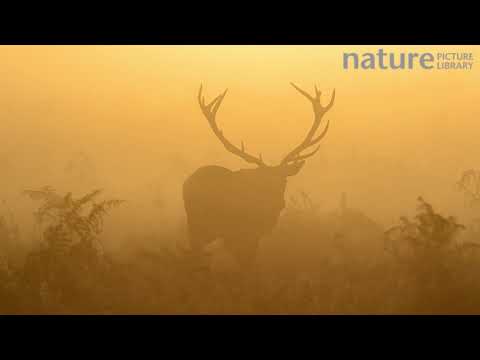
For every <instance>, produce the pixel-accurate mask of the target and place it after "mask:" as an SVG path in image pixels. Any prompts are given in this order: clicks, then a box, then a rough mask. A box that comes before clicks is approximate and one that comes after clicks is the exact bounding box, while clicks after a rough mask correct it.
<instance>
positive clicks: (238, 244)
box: [183, 83, 335, 266]
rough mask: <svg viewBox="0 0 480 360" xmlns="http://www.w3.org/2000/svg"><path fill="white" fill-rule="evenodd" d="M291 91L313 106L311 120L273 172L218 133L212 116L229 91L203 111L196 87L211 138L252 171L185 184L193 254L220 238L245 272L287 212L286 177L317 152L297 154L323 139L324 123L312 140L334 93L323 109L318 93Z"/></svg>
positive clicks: (214, 170) (197, 176)
mask: <svg viewBox="0 0 480 360" xmlns="http://www.w3.org/2000/svg"><path fill="white" fill-rule="evenodd" d="M292 86H293V87H294V88H295V89H297V90H298V92H300V94H302V95H303V96H305V97H306V98H307V99H308V100H309V101H310V102H311V104H312V106H313V112H314V115H315V117H314V121H313V125H312V127H311V129H310V131H309V132H308V133H307V136H306V137H305V139H304V140H303V141H302V142H301V143H300V144H299V145H298V146H297V147H295V148H294V149H293V150H292V151H290V153H289V154H288V155H287V156H285V158H283V160H282V161H281V163H280V164H279V165H276V166H267V165H266V164H265V163H264V162H263V159H262V156H261V155H259V156H258V157H255V156H252V155H250V154H248V153H247V152H246V151H245V147H244V144H243V142H242V143H241V147H240V148H239V147H236V146H235V145H233V144H232V143H231V142H230V141H228V140H227V139H226V138H225V136H224V135H223V132H222V131H221V130H220V129H219V128H218V126H217V123H216V119H215V116H216V114H217V111H218V109H219V107H220V104H221V103H222V101H223V99H224V97H225V94H226V93H227V90H225V92H223V93H222V94H220V95H219V96H217V97H216V98H215V99H214V100H212V101H211V102H210V103H209V104H208V105H207V104H206V103H205V98H204V97H203V96H202V87H200V90H199V93H198V102H199V104H200V108H201V110H202V113H203V115H204V116H205V117H206V119H207V121H208V124H209V125H210V127H211V128H212V130H213V133H214V134H215V135H216V137H217V138H218V139H219V140H220V141H221V142H222V144H223V145H224V146H225V148H226V149H227V150H228V151H229V152H231V153H233V154H235V155H237V156H239V157H241V158H242V159H243V160H245V161H246V162H248V163H250V164H255V165H256V168H254V169H241V170H238V171H231V170H229V169H226V168H224V167H221V166H205V167H201V168H200V169H198V170H197V171H195V172H194V173H193V174H192V175H191V176H190V177H189V178H188V179H187V180H186V181H185V183H184V185H183V199H184V204H185V210H186V213H187V223H188V231H189V238H190V246H191V249H192V252H193V253H194V254H202V253H203V250H204V248H205V246H206V245H208V244H209V243H211V242H212V241H214V240H215V239H217V238H222V239H223V240H224V243H225V247H226V248H227V250H228V251H229V252H230V253H231V254H232V255H233V256H234V258H235V259H236V261H237V262H238V263H239V265H240V266H249V265H251V264H252V263H253V260H254V258H255V254H256V250H257V247H258V241H259V239H260V238H261V237H262V236H263V235H265V234H266V233H268V232H269V231H271V230H272V229H273V227H274V226H275V224H276V222H277V220H278V217H279V215H280V212H281V211H282V209H283V208H284V207H285V201H284V193H285V187H286V184H287V177H288V176H293V175H296V174H297V173H298V172H299V171H300V169H301V168H302V166H303V165H304V163H305V159H307V158H308V157H310V156H312V155H314V154H315V153H316V152H317V151H318V149H319V147H320V146H318V147H317V148H316V149H315V150H314V151H311V152H309V153H307V154H303V155H302V154H301V153H302V152H303V151H305V150H306V149H308V148H310V147H312V146H313V145H316V144H318V143H319V142H320V141H321V140H322V139H323V137H324V136H325V134H326V133H327V131H328V126H329V122H328V121H327V124H326V126H325V128H324V130H323V131H322V133H321V134H320V135H318V136H317V137H315V133H316V131H317V130H318V127H319V126H320V123H321V122H322V118H323V116H324V115H325V113H326V112H327V111H328V110H330V108H331V107H332V106H333V102H334V100H335V90H334V91H333V93H332V97H331V100H330V103H329V104H328V105H327V106H325V107H324V106H322V105H321V103H320V95H321V92H320V91H319V90H318V89H317V87H315V96H311V95H309V94H308V93H307V92H305V91H303V90H302V89H300V88H299V87H297V86H296V85H295V84H293V83H292Z"/></svg>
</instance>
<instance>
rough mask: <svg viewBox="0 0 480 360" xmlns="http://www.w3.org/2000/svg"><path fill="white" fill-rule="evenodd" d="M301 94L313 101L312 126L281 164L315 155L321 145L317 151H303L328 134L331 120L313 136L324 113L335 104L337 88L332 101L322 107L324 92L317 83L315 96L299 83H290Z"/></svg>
mask: <svg viewBox="0 0 480 360" xmlns="http://www.w3.org/2000/svg"><path fill="white" fill-rule="evenodd" d="M290 84H291V85H292V86H293V87H294V88H295V89H296V90H297V91H298V92H299V93H300V94H302V95H303V96H305V97H306V98H307V99H308V100H310V102H311V103H312V106H313V112H314V115H315V118H314V121H313V124H312V127H311V128H310V130H309V131H308V133H307V135H306V137H305V139H304V140H303V141H302V142H301V143H300V145H298V146H297V147H296V148H294V149H293V150H292V151H291V152H290V153H289V154H288V155H287V156H285V158H284V159H283V160H282V162H281V164H287V163H289V162H292V161H299V160H302V159H306V158H308V157H310V156H312V155H314V154H315V153H316V152H317V151H318V149H319V147H318V148H317V149H315V151H313V152H311V153H308V154H306V155H301V152H302V151H304V150H306V149H307V148H309V147H311V146H312V145H315V144H317V143H319V142H320V141H321V140H322V139H323V138H324V137H325V135H326V134H327V131H328V128H329V126H330V122H329V121H327V125H326V126H325V129H324V130H323V131H322V133H321V134H320V135H319V136H317V137H316V138H313V137H314V135H315V132H316V131H317V129H318V127H319V126H320V123H321V121H322V118H323V115H324V114H325V113H326V112H327V111H328V110H330V108H331V107H332V106H333V104H334V101H335V89H334V90H333V92H332V97H331V99H330V103H329V104H328V105H327V106H326V107H322V105H321V103H320V96H321V94H322V92H321V91H320V90H319V89H318V87H317V85H315V97H313V96H311V95H310V94H308V93H307V92H306V91H304V90H302V89H300V88H299V87H298V86H297V85H295V84H294V83H290Z"/></svg>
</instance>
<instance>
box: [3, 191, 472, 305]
mask: <svg viewBox="0 0 480 360" xmlns="http://www.w3.org/2000/svg"><path fill="white" fill-rule="evenodd" d="M24 194H25V195H26V196H28V197H30V198H31V199H32V200H33V201H36V202H37V204H38V208H37V210H36V211H35V213H34V217H35V219H36V221H37V222H38V226H40V227H41V232H42V239H40V240H39V241H38V242H37V243H38V246H37V247H35V248H32V249H26V250H25V251H24V253H23V254H20V255H19V254H18V251H17V253H15V252H12V251H11V250H12V249H13V248H14V246H12V244H14V243H15V241H16V239H17V238H18V233H19V229H18V226H16V225H15V219H14V217H13V214H10V213H9V214H8V215H5V216H3V217H1V218H0V230H1V235H2V238H1V239H0V241H1V245H2V252H3V254H5V256H2V258H1V259H2V260H1V262H0V312H1V313H3V314H21V313H34V314H45V313H48V314H59V313H60V314H62V313H80V314H84V313H87V314H115V313H168V314H179V313H180V314H185V313H194V314H225V313H227V314H231V313H234V314H238V313H247V314H248V313H260V314H312V313H313V314H316V313H320V314H365V313H367V314H391V313H394V314H402V313H408V314H412V313H413V314H417V313H478V312H479V310H480V284H479V282H478V281H477V280H478V276H477V274H478V271H480V262H479V260H480V257H479V256H480V254H477V249H478V248H479V245H478V244H477V243H476V242H475V239H476V235H477V232H475V231H469V227H466V226H464V225H461V224H458V223H457V221H456V220H455V219H454V218H453V217H448V216H447V217H445V216H444V215H442V214H438V213H437V212H436V211H435V210H434V209H433V207H432V205H431V204H429V203H428V202H426V201H425V200H424V199H422V198H421V197H420V198H418V208H417V215H416V217H414V218H413V219H407V218H406V217H402V218H401V219H400V222H399V224H398V225H397V226H394V227H392V228H391V229H389V230H387V231H385V232H384V230H383V229H382V228H381V227H380V226H379V225H377V224H376V223H375V222H374V221H372V220H371V219H369V218H368V217H367V216H365V215H364V214H362V213H361V212H359V211H356V210H352V209H349V208H348V207H347V206H346V202H345V199H343V201H342V203H341V206H340V208H339V209H338V211H336V212H335V213H332V214H322V213H320V212H319V211H318V209H317V207H316V206H315V205H314V203H313V202H312V201H311V200H310V198H309V197H308V196H307V194H305V193H301V194H300V195H299V196H296V197H293V198H291V200H290V202H289V203H288V206H287V209H286V210H285V211H284V213H283V214H282V216H281V219H280V222H279V224H278V226H277V227H276V228H275V229H274V231H273V232H272V233H271V234H270V235H269V236H268V237H266V238H265V239H263V241H262V248H261V250H260V253H259V255H258V261H257V266H256V267H255V268H254V269H252V270H251V271H239V270H238V268H236V267H235V266H233V265H232V264H231V263H229V261H228V258H227V256H226V255H225V254H223V255H222V251H221V248H222V247H221V244H220V245H219V246H217V250H216V251H215V249H214V250H212V253H213V255H212V261H211V263H212V266H211V268H210V270H204V269H198V268H196V267H193V266H192V263H193V261H192V259H191V258H190V257H189V256H190V255H189V254H188V253H186V252H182V251H175V250H171V249H168V248H157V249H154V248H150V249H148V251H147V250H143V251H136V252H133V251H132V252H131V254H129V257H128V258H127V259H128V260H125V258H124V259H123V260H119V259H116V258H115V257H114V256H111V254H109V253H108V251H104V250H103V247H102V244H101V241H100V240H99V239H100V236H101V233H102V224H103V218H104V217H105V216H108V214H109V211H111V210H113V209H114V208H115V207H117V206H119V205H121V206H128V205H129V204H128V203H126V204H122V201H121V200H98V198H99V197H100V195H101V191H100V190H95V191H92V192H90V193H88V194H86V195H84V196H81V197H78V198H75V197H74V196H73V195H72V194H71V193H68V194H66V195H60V194H58V193H57V192H56V191H55V190H53V189H52V188H49V187H45V188H42V189H39V190H28V191H25V192H24ZM466 195H468V193H467V192H466ZM459 233H467V234H469V235H468V236H467V238H468V239H467V240H463V241H462V242H460V241H459V240H458V236H457V235H458V234H459ZM161 236H162V237H164V238H169V237H170V238H171V239H172V241H174V240H176V239H179V238H180V237H181V236H179V234H176V233H171V234H168V233H164V234H162V235H161ZM319 244H321V246H319ZM9 249H10V250H9ZM219 249H220V250H219ZM19 256H20V257H21V259H22V261H11V260H12V259H10V257H12V258H13V257H19ZM222 256H223V257H222ZM215 259H217V260H215ZM218 259H223V260H224V261H223V263H222V261H220V260H218ZM225 264H229V266H226V265H225Z"/></svg>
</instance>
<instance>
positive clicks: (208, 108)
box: [198, 85, 265, 166]
mask: <svg viewBox="0 0 480 360" xmlns="http://www.w3.org/2000/svg"><path fill="white" fill-rule="evenodd" d="M202 87H203V86H202V85H200V90H199V91H198V103H199V104H200V109H201V110H202V113H203V115H205V117H206V118H207V120H208V123H209V125H210V127H211V128H212V130H213V132H214V134H215V135H216V136H217V138H218V139H219V140H220V141H221V142H222V144H223V145H224V146H225V149H227V150H228V151H230V152H231V153H232V154H235V155H237V156H240V157H241V158H242V159H243V160H245V161H246V162H248V163H253V164H257V165H258V166H265V163H264V162H263V159H262V155H261V154H260V155H259V157H258V158H257V157H255V156H252V155H250V154H247V153H246V152H245V146H244V144H243V141H242V143H241V144H242V148H241V149H239V148H237V147H236V146H235V145H233V144H232V143H231V142H230V141H228V140H227V139H226V138H225V137H224V136H223V132H222V131H221V130H220V129H219V128H218V126H217V123H216V120H215V116H216V114H217V111H218V108H219V107H220V104H221V103H222V101H223V98H224V97H225V95H226V93H227V90H228V89H227V90H225V91H224V92H223V94H220V95H218V96H217V97H216V98H215V99H213V100H212V101H211V102H210V103H209V104H208V105H205V97H204V96H203V95H202Z"/></svg>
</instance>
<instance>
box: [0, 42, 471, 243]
mask: <svg viewBox="0 0 480 360" xmlns="http://www.w3.org/2000/svg"><path fill="white" fill-rule="evenodd" d="M382 48H383V49H384V50H385V52H391V51H395V52H397V53H398V52H400V51H405V52H408V51H411V52H421V51H431V52H437V51H452V52H453V51H455V52H456V51H458V52H473V53H474V57H475V58H478V56H479V55H480V51H479V48H478V47H447V46H441V47H418V46H409V47H397V46H383V47H382ZM377 49H378V47H372V46H370V47H358V46H1V47H0V72H1V86H0V118H1V121H0V137H1V144H2V146H1V148H0V168H1V169H2V175H3V176H2V177H1V184H2V189H1V194H0V199H4V200H5V207H7V208H9V209H11V210H12V211H14V212H15V213H16V214H19V215H18V216H20V217H21V216H24V218H25V221H27V220H28V219H29V217H31V211H33V209H35V206H36V204H32V201H31V200H29V199H23V198H22V197H21V195H20V192H21V191H22V190H24V189H27V188H36V187H40V186H44V185H50V186H52V187H54V188H56V189H58V190H59V191H62V192H67V191H73V192H74V195H75V194H78V195H82V193H84V192H87V191H89V190H91V189H94V188H104V189H105V191H106V194H108V196H110V197H118V198H122V199H126V200H128V203H127V204H126V205H125V206H123V208H122V209H121V210H119V211H116V212H115V214H114V215H112V216H111V217H110V218H109V219H108V223H110V224H112V223H115V225H116V226H114V227H110V228H115V229H116V230H117V231H119V232H121V236H122V239H124V241H128V239H129V238H130V237H131V238H133V236H134V234H137V233H140V232H142V231H149V230H155V229H161V228H162V227H165V226H177V225H176V224H180V223H181V222H182V221H183V219H184V213H183V202H182V197H181V186H182V183H183V181H184V180H185V179H186V178H187V176H188V175H190V173H192V172H193V171H194V170H195V169H197V168H198V167H200V166H202V165H209V164H217V165H222V166H225V167H229V168H231V169H239V168H242V167H248V166H249V164H246V163H244V162H243V161H242V160H241V159H239V158H237V157H235V156H234V155H232V154H229V153H227V152H226V151H225V150H224V149H223V147H222V145H221V144H220V142H219V141H218V140H217V139H216V138H215V137H214V135H213V133H212V131H211V129H210V128H209V127H208V126H207V122H206V120H205V119H204V118H203V116H202V115H201V112H200V110H199V107H198V103H197V100H196V95H197V91H198V87H199V85H200V83H203V84H204V89H205V95H206V97H207V99H211V98H213V97H214V96H216V95H217V94H218V93H220V92H221V91H223V90H224V89H225V88H228V89H229V93H228V94H227V96H226V98H225V100H224V102H223V104H222V107H221V109H220V111H219V113H218V116H217V118H218V122H219V125H220V127H221V128H222V129H223V130H224V133H225V135H226V136H227V137H228V138H229V139H230V140H231V141H233V142H235V143H236V144H240V141H241V140H243V141H244V142H245V144H246V148H247V150H248V151H250V152H253V153H255V154H258V153H259V152H261V153H262V155H263V158H264V159H265V161H266V162H268V163H269V164H276V163H278V162H279V161H280V159H281V158H282V156H284V155H285V154H286V153H287V152H288V151H289V150H290V149H291V148H292V147H293V146H295V145H296V144H297V143H298V142H299V141H301V139H302V138H303V136H304V135H305V133H306V131H307V130H308V129H309V127H310V125H311V121H312V118H313V114H312V111H311V106H310V104H309V103H308V102H307V101H306V100H305V99H304V98H303V97H302V96H300V95H299V94H298V93H297V92H296V91H295V90H294V89H293V88H292V87H291V86H290V85H289V82H290V81H293V82H295V83H296V84H298V85H299V86H300V87H302V88H304V89H305V90H307V91H313V85H314V84H315V83H316V84H317V85H318V86H319V88H320V89H322V90H323V91H324V95H323V98H324V101H325V102H326V101H328V100H329V97H330V95H331V92H332V89H333V88H336V91H337V99H336V103H335V106H334V107H333V108H332V110H331V111H330V112H329V113H328V115H327V116H328V118H329V119H330V121H331V128H330V131H329V133H328V136H327V137H326V138H325V139H324V140H325V141H324V143H323V146H322V148H321V150H320V151H319V153H317V154H316V155H315V156H314V157H313V158H311V159H309V160H308V162H307V164H306V166H305V167H304V169H303V170H302V172H301V173H300V174H299V175H298V176H296V177H293V178H291V179H290V181H289V185H288V192H289V194H292V193H295V192H298V191H299V190H304V191H306V192H307V193H309V194H310V195H311V197H312V198H313V200H314V201H315V202H317V203H318V204H319V206H320V208H321V210H322V211H329V210H332V209H335V208H337V207H338V203H339V199H340V194H341V192H346V193H347V198H348V205H349V206H351V207H353V208H357V209H361V210H362V211H363V212H365V213H366V214H367V215H369V216H370V217H372V218H373V219H375V220H376V221H378V222H380V223H382V224H385V225H390V224H392V223H397V219H398V217H399V216H400V215H410V213H413V211H414V209H415V205H416V203H415V199H416V197H417V196H418V195H422V196H424V198H425V199H427V200H428V201H430V202H431V203H432V204H433V205H434V206H435V208H436V209H438V210H439V211H440V212H446V213H447V214H453V215H457V216H458V217H459V218H460V221H461V220H462V216H464V209H463V200H462V197H461V195H460V194H459V193H458V192H456V191H455V189H454V183H455V181H456V180H458V178H459V177H460V175H461V173H462V171H463V170H466V169H469V168H476V167H478V165H479V164H478V153H477V150H478V132H479V130H480V126H479V124H478V119H479V113H480V101H479V100H480V99H479V97H478V84H479V80H480V71H479V70H478V67H477V66H478V65H477V63H475V64H474V66H473V70H471V71H462V70H456V71H435V70H432V71H427V70H404V71H391V70H383V71H382V70H375V71H353V70H350V71H346V70H343V68H342V53H343V52H344V51H346V52H353V51H357V52H361V53H362V52H366V51H369V52H375V51H376V50H377ZM82 153H83V154H86V155H87V157H88V158H89V159H90V160H89V161H90V162H88V161H87V162H86V161H83V160H81V159H82V157H81V155H80V154H82ZM79 159H80V160H79ZM72 160H73V161H74V164H77V165H75V166H73V167H71V168H70V170H68V169H69V168H68V164H69V162H70V161H72ZM71 169H74V170H71ZM75 169H76V170H75ZM82 169H83V170H82ZM22 214H24V215H22ZM126 219H128V222H127V221H126ZM110 231H113V230H110ZM125 239H127V240H125Z"/></svg>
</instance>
